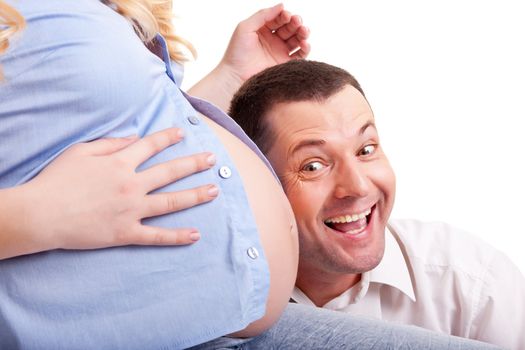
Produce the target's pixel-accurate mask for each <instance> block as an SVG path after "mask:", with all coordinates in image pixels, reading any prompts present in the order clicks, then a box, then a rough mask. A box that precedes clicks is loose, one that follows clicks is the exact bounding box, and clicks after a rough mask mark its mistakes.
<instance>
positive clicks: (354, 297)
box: [292, 227, 416, 310]
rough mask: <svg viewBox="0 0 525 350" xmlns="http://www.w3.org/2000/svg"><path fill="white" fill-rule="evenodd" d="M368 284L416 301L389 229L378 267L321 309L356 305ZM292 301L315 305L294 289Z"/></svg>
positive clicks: (394, 239)
mask: <svg viewBox="0 0 525 350" xmlns="http://www.w3.org/2000/svg"><path fill="white" fill-rule="evenodd" d="M370 283H378V284H387V285H389V286H391V287H393V288H396V289H398V290H400V291H401V292H402V293H404V294H405V295H406V296H408V297H409V298H410V300H412V301H414V302H415V301H416V295H415V292H414V285H413V283H412V277H411V276H410V271H409V269H408V265H407V262H406V260H405V256H404V255H403V252H402V251H401V246H400V245H399V243H398V240H397V238H396V236H395V233H393V232H392V231H391V230H390V229H389V227H386V228H385V253H384V255H383V259H381V262H380V263H379V265H377V266H376V267H375V268H374V269H373V270H371V271H368V272H365V273H363V274H362V276H361V280H360V281H359V282H358V283H357V284H356V285H355V286H353V287H352V288H350V289H349V290H347V291H345V292H344V293H342V294H341V295H340V296H338V297H337V298H335V299H333V300H331V301H329V302H328V303H327V304H326V305H324V306H323V307H325V308H328V309H332V310H339V309H341V308H344V307H346V306H347V305H349V304H353V303H357V302H359V300H360V299H361V298H363V297H364V296H365V294H366V293H367V291H368V286H369V284H370ZM292 299H293V300H295V301H297V302H298V303H300V304H306V305H312V306H315V304H314V303H313V302H312V301H311V300H310V299H309V298H308V296H306V294H304V293H303V292H302V291H301V290H300V289H299V288H297V287H295V288H294V290H293V292H292Z"/></svg>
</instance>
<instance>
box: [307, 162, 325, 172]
mask: <svg viewBox="0 0 525 350" xmlns="http://www.w3.org/2000/svg"><path fill="white" fill-rule="evenodd" d="M322 168H324V165H323V163H321V162H310V163H308V164H306V165H305V166H303V171H317V170H321V169H322Z"/></svg>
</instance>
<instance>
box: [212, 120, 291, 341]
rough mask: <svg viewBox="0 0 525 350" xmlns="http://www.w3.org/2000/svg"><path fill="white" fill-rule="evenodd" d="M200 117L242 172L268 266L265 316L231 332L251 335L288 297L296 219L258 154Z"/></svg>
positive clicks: (268, 321)
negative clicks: (268, 284) (268, 280)
mask: <svg viewBox="0 0 525 350" xmlns="http://www.w3.org/2000/svg"><path fill="white" fill-rule="evenodd" d="M202 117H203V119H204V120H205V121H206V122H207V124H208V125H209V126H210V127H211V128H212V130H213V131H214V132H215V133H216V135H217V136H218V137H219V139H220V140H221V142H222V143H223V145H224V146H225V147H226V150H227V151H228V153H229V155H230V157H231V158H232V160H233V162H234V163H235V166H236V167H237V170H238V171H239V173H240V175H241V178H242V182H243V185H244V189H245V191H246V195H247V197H248V201H249V203H250V206H251V209H252V212H253V215H254V217H255V222H256V224H257V228H258V230H259V237H260V239H261V243H262V245H263V248H264V252H265V254H266V257H267V260H268V265H269V268H270V290H269V294H268V300H267V303H266V313H265V315H264V317H263V318H261V319H259V320H257V321H255V322H253V323H251V324H250V325H249V326H248V327H247V328H245V329H244V330H242V331H239V332H237V333H235V334H234V336H237V337H251V336H255V335H257V334H260V333H261V332H263V331H264V330H266V329H268V328H269V327H270V326H271V325H272V324H274V323H275V322H276V321H277V319H278V318H279V316H280V315H281V313H282V311H283V310H284V308H285V306H286V304H287V303H288V300H289V298H290V295H291V292H292V288H293V285H294V283H295V277H296V274H297V263H298V241H297V228H296V225H295V219H294V217H293V212H292V209H291V207H290V204H289V203H288V200H287V199H286V195H285V194H284V192H283V190H282V188H281V186H280V184H279V183H278V182H277V180H276V179H275V177H274V176H273V174H272V173H271V172H270V170H269V169H268V168H267V167H266V165H265V164H264V163H263V162H262V161H261V160H260V158H259V157H258V156H257V155H256V154H255V153H254V152H253V151H252V150H251V149H250V148H248V146H246V145H245V144H244V143H243V142H242V141H241V140H239V139H238V138H237V137H235V136H234V135H233V134H231V133H230V132H229V131H227V130H226V129H224V128H223V127H221V126H220V125H218V124H217V123H215V122H213V121H212V120H210V119H209V118H206V117H205V116H202Z"/></svg>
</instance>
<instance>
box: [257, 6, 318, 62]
mask: <svg viewBox="0 0 525 350" xmlns="http://www.w3.org/2000/svg"><path fill="white" fill-rule="evenodd" d="M266 28H268V29H269V30H270V31H271V32H272V34H273V35H277V36H278V37H279V38H280V39H281V40H282V41H284V43H285V44H286V47H287V48H288V51H289V54H290V56H291V57H293V58H305V57H306V56H308V54H309V53H310V44H309V43H308V41H307V40H308V37H309V36H310V30H309V29H308V28H307V27H306V26H304V25H303V20H302V19H301V17H300V16H298V15H293V16H292V15H291V14H290V13H289V12H288V11H282V12H281V14H280V15H279V16H277V17H276V18H275V19H274V20H272V21H270V22H268V23H266Z"/></svg>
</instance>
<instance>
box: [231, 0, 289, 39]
mask: <svg viewBox="0 0 525 350" xmlns="http://www.w3.org/2000/svg"><path fill="white" fill-rule="evenodd" d="M283 8H284V6H283V4H277V5H275V6H273V7H270V8H265V9H262V10H259V11H257V12H256V13H254V14H253V15H251V16H250V17H248V18H247V19H245V20H244V21H242V22H241V23H239V26H240V27H241V28H242V31H243V32H244V31H245V32H255V31H257V30H259V28H261V27H263V26H264V25H265V24H266V23H268V22H271V21H274V20H275V19H276V17H277V16H279V14H280V13H281V12H283Z"/></svg>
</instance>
